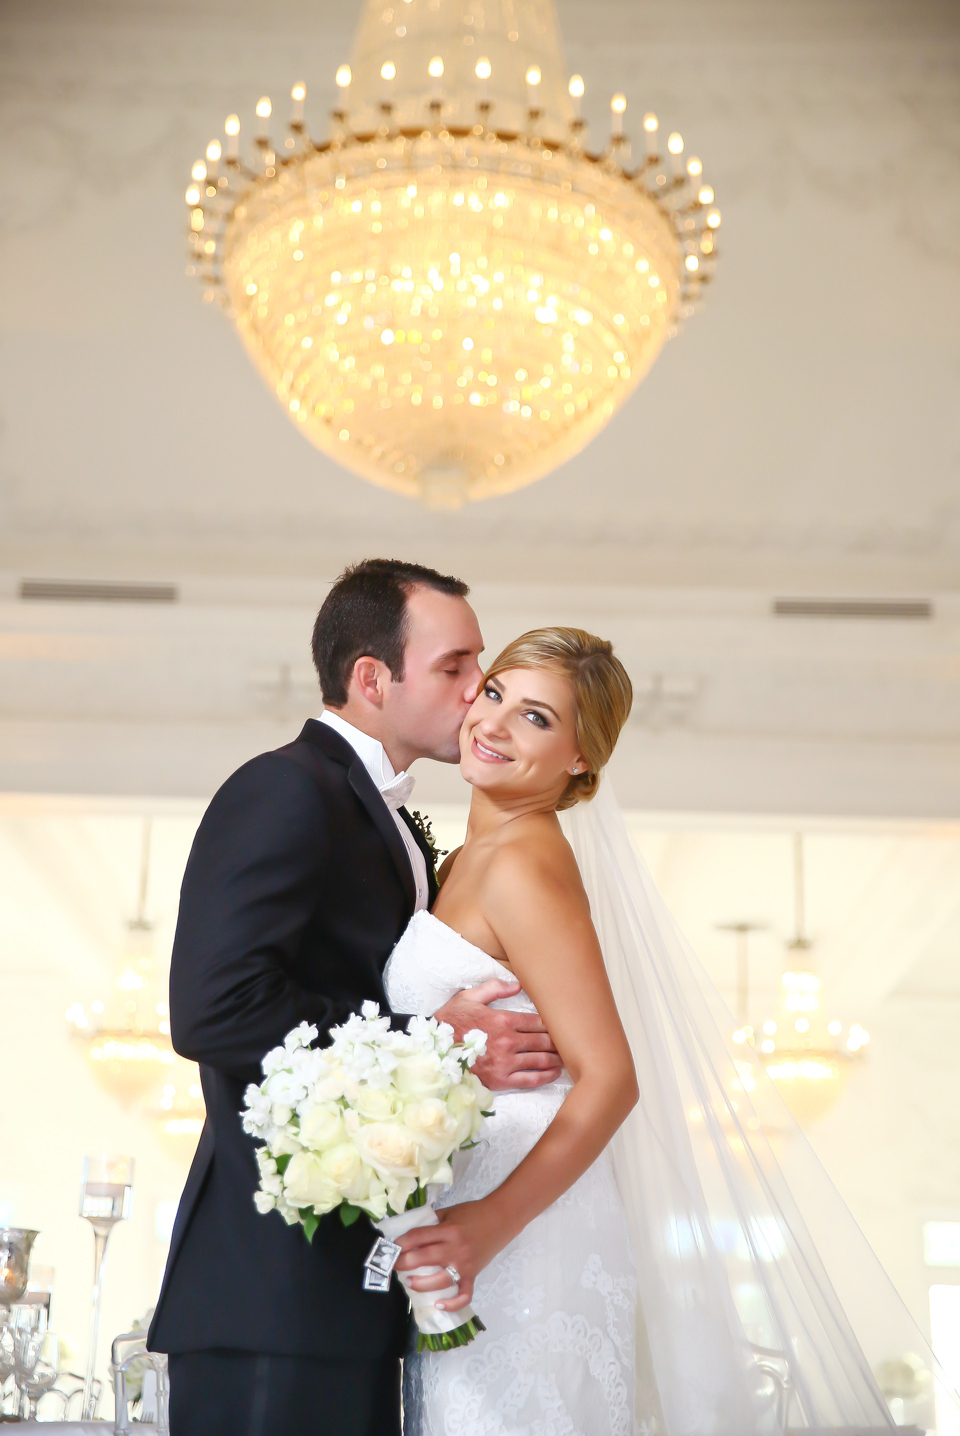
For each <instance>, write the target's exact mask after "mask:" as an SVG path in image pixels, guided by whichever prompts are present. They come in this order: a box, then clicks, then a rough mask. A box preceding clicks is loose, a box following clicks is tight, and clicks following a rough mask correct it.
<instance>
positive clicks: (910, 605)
mask: <svg viewBox="0 0 960 1436" xmlns="http://www.w3.org/2000/svg"><path fill="white" fill-rule="evenodd" d="M773 611H774V613H775V614H776V615H777V616H778V617H780V618H894V619H896V618H900V619H903V618H908V619H910V618H932V617H933V604H932V603H931V601H930V600H929V599H928V598H777V599H774V603H773Z"/></svg>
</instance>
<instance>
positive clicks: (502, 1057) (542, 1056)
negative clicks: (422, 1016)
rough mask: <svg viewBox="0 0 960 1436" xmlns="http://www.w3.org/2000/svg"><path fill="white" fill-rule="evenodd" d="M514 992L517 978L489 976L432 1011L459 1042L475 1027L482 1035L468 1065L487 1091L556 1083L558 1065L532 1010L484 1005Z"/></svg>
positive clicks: (542, 1026)
mask: <svg viewBox="0 0 960 1436" xmlns="http://www.w3.org/2000/svg"><path fill="white" fill-rule="evenodd" d="M519 991H520V984H519V982H501V981H499V980H498V979H496V978H491V980H490V981H489V982H482V983H481V984H480V986H479V987H467V988H465V989H464V990H463V991H462V992H458V993H457V995H456V997H451V999H450V1001H449V1002H447V1003H445V1004H444V1006H443V1007H441V1008H438V1010H437V1011H436V1012H435V1013H434V1014H433V1015H434V1017H436V1018H437V1019H438V1020H439V1021H440V1022H449V1024H450V1026H451V1027H452V1028H453V1031H454V1035H455V1036H456V1039H457V1041H458V1042H460V1041H462V1039H463V1037H464V1036H465V1035H466V1033H468V1032H469V1031H470V1030H471V1029H472V1028H475V1027H479V1028H480V1029H481V1031H483V1032H485V1033H486V1034H487V1050H486V1053H485V1055H484V1056H483V1057H480V1058H478V1059H477V1062H476V1064H475V1065H474V1068H473V1070H474V1072H475V1073H476V1075H477V1076H478V1077H479V1078H480V1081H481V1082H482V1083H483V1085H484V1087H489V1088H490V1090H491V1091H492V1092H501V1091H503V1090H504V1089H505V1088H509V1087H542V1086H543V1085H544V1083H546V1082H555V1081H556V1079H557V1078H558V1077H559V1076H560V1073H561V1072H562V1070H563V1063H562V1062H561V1060H560V1055H559V1053H558V1052H557V1050H556V1048H555V1047H554V1045H553V1042H552V1041H551V1038H550V1034H549V1032H548V1031H547V1029H546V1028H545V1027H544V1025H543V1023H542V1022H541V1021H540V1018H539V1017H538V1016H537V1014H536V1013H535V1012H508V1011H506V1010H504V1009H502V1008H498V1007H491V1006H490V1005H489V1004H490V1003H491V1002H495V1001H496V1000H497V999H498V998H501V997H516V995H517V993H518V992H519Z"/></svg>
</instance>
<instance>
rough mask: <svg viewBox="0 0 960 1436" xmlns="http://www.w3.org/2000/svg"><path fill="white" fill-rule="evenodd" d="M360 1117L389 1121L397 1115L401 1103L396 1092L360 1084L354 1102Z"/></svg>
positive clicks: (401, 1107)
mask: <svg viewBox="0 0 960 1436" xmlns="http://www.w3.org/2000/svg"><path fill="white" fill-rule="evenodd" d="M354 1105H355V1106H356V1110H357V1111H358V1112H359V1113H360V1116H361V1117H365V1118H366V1120H367V1121H368V1122H389V1121H390V1119H391V1118H392V1117H398V1116H399V1115H400V1112H401V1111H402V1109H403V1103H402V1102H401V1100H400V1098H399V1097H398V1096H397V1094H396V1092H391V1091H384V1090H382V1089H381V1088H379V1087H367V1086H362V1087H361V1088H360V1091H359V1092H358V1093H357V1100H356V1103H355V1104H354Z"/></svg>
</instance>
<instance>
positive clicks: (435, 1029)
mask: <svg viewBox="0 0 960 1436" xmlns="http://www.w3.org/2000/svg"><path fill="white" fill-rule="evenodd" d="M330 1035H331V1042H330V1045H329V1047H321V1048H318V1047H311V1046H310V1043H312V1042H313V1041H314V1039H315V1038H316V1036H317V1029H316V1027H311V1026H310V1025H309V1024H308V1023H306V1022H303V1023H301V1024H300V1026H299V1027H296V1028H294V1030H293V1031H292V1032H290V1033H288V1035H287V1037H286V1038H285V1040H284V1044H283V1046H282V1047H275V1048H274V1049H273V1050H272V1051H271V1052H268V1053H267V1055H266V1057H264V1059H263V1073H264V1080H263V1082H261V1083H260V1085H259V1086H257V1085H255V1084H251V1085H250V1086H249V1087H248V1088H247V1090H246V1093H245V1094H244V1102H245V1105H246V1111H245V1112H244V1114H243V1128H244V1131H246V1132H248V1133H249V1134H250V1136H252V1137H255V1138H257V1139H259V1141H261V1142H262V1143H263V1146H261V1147H259V1148H258V1149H257V1163H258V1165H259V1167H260V1190H259V1191H258V1192H256V1193H255V1194H254V1201H255V1202H256V1205H257V1210H258V1211H259V1212H271V1211H274V1210H276V1211H278V1212H279V1213H280V1215H281V1216H282V1217H283V1219H284V1221H286V1222H289V1223H290V1224H291V1225H293V1224H295V1223H297V1222H299V1223H300V1224H301V1225H302V1226H303V1229H304V1232H305V1233H306V1236H307V1240H308V1241H312V1240H313V1234H314V1232H315V1231H316V1229H317V1226H318V1223H319V1220H320V1218H321V1217H322V1216H324V1215H325V1214H326V1213H327V1212H332V1211H333V1210H334V1209H337V1210H338V1211H339V1214H340V1220H341V1221H342V1222H343V1224H344V1226H350V1225H351V1224H352V1223H353V1222H355V1221H356V1220H357V1218H358V1217H359V1216H360V1213H361V1212H366V1213H367V1215H368V1216H369V1217H370V1218H371V1220H372V1221H373V1223H374V1225H375V1226H376V1227H377V1228H378V1229H379V1230H380V1231H381V1232H382V1233H383V1236H382V1237H381V1238H379V1239H378V1241H377V1242H376V1244H375V1246H374V1247H373V1250H372V1251H371V1253H370V1255H369V1257H368V1258H367V1263H366V1267H365V1272H364V1287H365V1288H366V1289H367V1290H369V1291H386V1290H387V1289H388V1288H389V1285H390V1277H391V1273H392V1271H393V1266H394V1264H395V1262H396V1260H397V1257H398V1256H399V1255H400V1248H399V1246H397V1245H396V1242H395V1241H394V1238H396V1237H398V1236H400V1235H401V1234H402V1233H403V1232H406V1231H410V1230H411V1229H412V1228H413V1227H418V1226H431V1225H434V1224H435V1223H436V1221H437V1216H436V1213H435V1211H434V1209H433V1207H432V1205H431V1204H430V1202H429V1201H428V1196H427V1188H428V1187H430V1186H443V1185H448V1184H449V1183H450V1182H452V1181H453V1169H452V1167H451V1165H450V1159H451V1157H452V1156H453V1153H454V1152H456V1151H458V1150H460V1149H461V1148H463V1147H469V1146H472V1145H473V1143H474V1141H475V1139H476V1136H477V1133H478V1132H479V1130H480V1128H481V1126H482V1125H483V1119H484V1117H485V1116H486V1115H488V1113H486V1112H485V1110H484V1109H485V1108H486V1106H487V1104H488V1101H489V1099H490V1093H489V1092H487V1090H486V1088H484V1087H483V1086H482V1084H481V1083H480V1081H479V1079H478V1078H476V1077H474V1075H473V1073H472V1072H471V1071H470V1068H471V1067H472V1066H473V1064H474V1062H476V1060H477V1058H478V1057H480V1056H481V1055H482V1054H483V1052H484V1050H485V1047H486V1040H487V1039H486V1036H485V1034H484V1033H483V1032H479V1031H474V1032H468V1033H467V1036H466V1038H465V1040H464V1041H463V1042H462V1043H455V1042H454V1038H453V1029H452V1027H449V1026H448V1025H447V1024H446V1023H444V1022H437V1020H436V1018H433V1017H412V1018H411V1019H410V1022H409V1023H408V1026H407V1031H406V1032H395V1031H392V1030H391V1028H390V1019H389V1017H381V1016H380V1009H379V1007H378V1006H377V1004H376V1003H375V1002H365V1003H364V1004H363V1009H362V1013H361V1014H356V1013H355V1014H354V1015H353V1016H352V1017H350V1018H349V1020H348V1021H347V1022H345V1023H343V1024H342V1026H340V1027H334V1028H333V1029H332V1030H331V1034H330ZM437 1270H438V1268H437V1267H418V1268H417V1270H416V1272H401V1273H400V1280H401V1282H403V1285H404V1287H405V1288H406V1290H407V1295H408V1296H409V1298H410V1303H411V1306H412V1308H413V1314H414V1317H415V1319H416V1322H417V1326H418V1328H419V1335H418V1339H417V1349H418V1350H419V1351H423V1350H425V1349H426V1350H430V1351H447V1350H450V1349H452V1348H453V1347H455V1346H466V1345H467V1343H468V1342H470V1341H472V1340H473V1338H474V1337H475V1336H476V1334H477V1332H478V1331H482V1330H483V1323H482V1322H481V1321H480V1319H479V1317H477V1316H475V1315H474V1313H473V1312H472V1311H471V1309H470V1308H469V1307H465V1308H463V1309H462V1310H461V1311H458V1312H446V1311H439V1310H438V1309H437V1307H436V1305H435V1303H436V1302H437V1301H438V1300H439V1299H440V1298H442V1297H450V1296H454V1295H455V1294H456V1291H457V1287H456V1286H455V1285H454V1286H451V1287H448V1288H445V1289H444V1290H443V1291H433V1292H417V1291H411V1290H410V1288H409V1286H408V1285H407V1278H408V1277H410V1276H414V1275H417V1276H423V1275H426V1274H427V1273H432V1272H435V1271H437Z"/></svg>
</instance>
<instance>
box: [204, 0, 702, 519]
mask: <svg viewBox="0 0 960 1436" xmlns="http://www.w3.org/2000/svg"><path fill="white" fill-rule="evenodd" d="M336 78H337V84H338V86H339V87H340V96H341V100H340V104H339V107H338V108H337V109H336V110H335V111H334V114H333V121H334V123H333V130H332V133H331V135H330V137H329V138H328V139H326V140H324V141H322V142H314V141H313V140H311V139H310V138H309V136H308V134H307V130H306V126H305V123H304V118H303V115H304V101H305V97H306V87H305V85H304V84H302V83H298V84H296V85H294V87H293V89H292V91H291V95H292V117H291V119H290V123H289V129H288V133H287V134H286V136H285V138H284V139H283V140H282V142H278V141H277V140H276V139H274V138H271V132H270V125H271V116H272V105H271V102H270V100H269V99H268V98H267V97H264V98H262V99H261V100H260V101H259V103H258V104H257V106H256V113H257V116H258V132H257V136H256V145H255V157H254V159H253V160H252V161H251V162H250V163H247V161H246V160H244V159H242V158H241V154H240V120H239V118H238V116H236V115H231V116H229V117H228V119H227V121H226V125H225V132H226V137H227V139H226V147H225V149H226V153H224V146H222V145H221V142H220V141H219V140H212V141H211V142H210V144H209V145H208V146H207V151H206V159H205V160H204V159H201V160H198V161H197V162H196V163H195V164H194V166H193V170H192V179H191V183H190V186H189V188H188V189H187V191H186V200H187V204H188V206H189V210H190V234H191V261H192V262H191V265H190V272H195V273H197V274H198V275H199V277H200V278H201V279H202V280H203V281H204V283H205V284H206V285H207V286H208V287H207V291H206V294H205V298H206V299H207V300H210V301H213V300H217V299H218V300H220V301H221V302H222V303H223V304H224V305H225V306H226V307H227V309H228V312H229V313H230V315H231V316H232V317H233V318H234V320H235V321H236V324H237V327H238V329H239V331H240V334H241V336H242V337H243V340H244V343H245V344H246V346H247V348H248V350H249V352H250V354H251V356H252V358H253V359H254V361H255V362H256V364H257V366H258V367H259V369H260V370H261V372H262V374H263V376H264V378H265V380H266V381H267V383H268V384H269V385H270V387H271V388H272V389H273V390H274V392H275V393H276V395H277V398H278V400H279V401H280V403H281V405H282V406H283V408H284V409H285V410H286V411H287V413H288V414H289V416H290V418H291V419H292V420H293V421H294V422H295V423H296V424H297V425H298V426H300V427H301V428H302V430H303V433H304V434H305V435H306V436H307V438H309V439H310V440H311V442H312V443H314V444H316V446H317V447H318V448H320V449H322V450H324V451H325V452H326V453H328V454H330V455H331V456H332V457H334V458H335V459H337V460H338V461H339V462H340V463H342V464H344V465H346V466H347V467H348V468H351V469H353V470H354V471H355V472H356V473H358V474H360V475H362V476H363V477H364V478H366V479H369V480H371V481H373V482H374V483H376V484H380V485H383V486H384V487H387V488H391V489H395V490H397V491H399V492H400V493H403V494H407V495H409V496H411V497H418V498H421V499H423V500H424V501H425V502H427V503H428V504H430V505H431V506H434V507H441V508H455V507H459V505H461V504H462V503H464V502H465V501H466V500H467V499H480V498H486V497H488V496H489V495H492V494H501V493H506V492H509V491H510V490H512V489H516V488H519V487H521V486H522V485H524V484H528V483H531V482H532V481H533V480H534V479H537V478H540V477H541V476H542V475H543V474H545V473H548V472H549V471H550V470H551V469H553V468H555V467H556V466H557V465H558V464H560V463H562V462H563V461H564V460H565V459H568V458H570V457H571V456H572V455H573V454H575V453H577V452H578V451H579V450H580V449H581V448H582V447H583V446H584V444H586V443H587V442H588V441H589V439H591V438H592V437H593V435H594V434H596V433H597V432H598V430H599V429H601V428H602V427H603V425H604V424H605V423H606V422H607V421H608V419H609V418H610V416H611V415H612V414H613V413H614V411H615V410H616V409H617V408H618V407H619V406H620V405H621V404H622V403H623V401H624V399H625V398H626V397H627V395H628V394H629V393H630V392H631V390H632V389H634V388H635V387H636V385H637V384H638V383H639V382H640V380H641V379H642V378H643V376H644V375H645V374H646V372H647V370H648V369H649V368H650V365H651V364H652V363H653V361H654V359H655V358H656V356H657V354H658V353H659V351H660V348H661V346H662V345H663V343H664V341H665V340H666V339H667V338H668V337H669V336H670V335H671V334H672V333H674V332H675V329H676V325H677V322H678V320H679V319H680V318H681V317H685V316H686V315H687V314H688V313H690V312H691V311H692V308H693V306H694V303H695V301H696V300H697V299H698V297H699V296H700V293H701V290H702V287H703V285H704V284H705V283H706V281H707V280H708V279H709V278H710V276H711V274H712V270H713V264H714V260H715V258H716V230H717V228H718V226H719V224H720V214H719V211H718V210H717V209H716V208H714V204H713V201H714V194H713V190H712V189H711V188H710V187H709V185H707V184H706V183H705V182H704V180H703V173H702V165H701V163H700V161H699V160H698V159H696V158H693V157H687V156H686V154H685V149H684V142H683V139H682V138H681V136H680V135H678V134H671V135H670V136H669V138H667V140H666V142H665V143H664V142H663V140H662V137H661V131H660V126H659V122H658V120H657V117H656V116H655V115H652V114H648V115H646V116H644V119H643V137H644V144H643V149H644V154H643V155H642V156H640V157H639V158H638V159H634V158H632V157H631V147H630V144H629V141H628V139H627V137H626V135H625V133H624V113H625V111H626V108H627V102H626V98H625V97H624V96H623V95H619V94H618V95H614V96H613V98H612V100H611V115H612V134H611V136H610V140H609V143H608V144H607V145H606V147H605V148H604V149H603V150H602V152H599V153H591V152H590V151H588V149H587V148H586V146H585V143H584V139H585V129H584V124H583V122H582V120H581V118H580V101H581V98H582V96H583V93H584V84H583V80H582V79H581V77H580V76H578V75H574V76H573V77H572V78H571V79H569V81H568V80H567V77H566V74H565V71H564V68H563V63H562V57H561V49H560V36H559V31H558V27H557V21H556V15H555V11H554V5H553V0H525V3H524V4H523V5H522V6H514V4H513V3H511V0H492V3H485V4H484V5H482V6H477V5H476V4H475V3H474V0H397V3H393V4H391V3H389V0H388V3H387V4H386V6H385V5H384V0H376V3H374V0H367V4H366V6H365V8H364V12H363V15H362V18H361V21H360V25H359V29H358V31H357V35H356V38H355V42H354V54H353V57H352V64H351V65H341V67H340V69H339V70H338V71H337V77H336Z"/></svg>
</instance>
